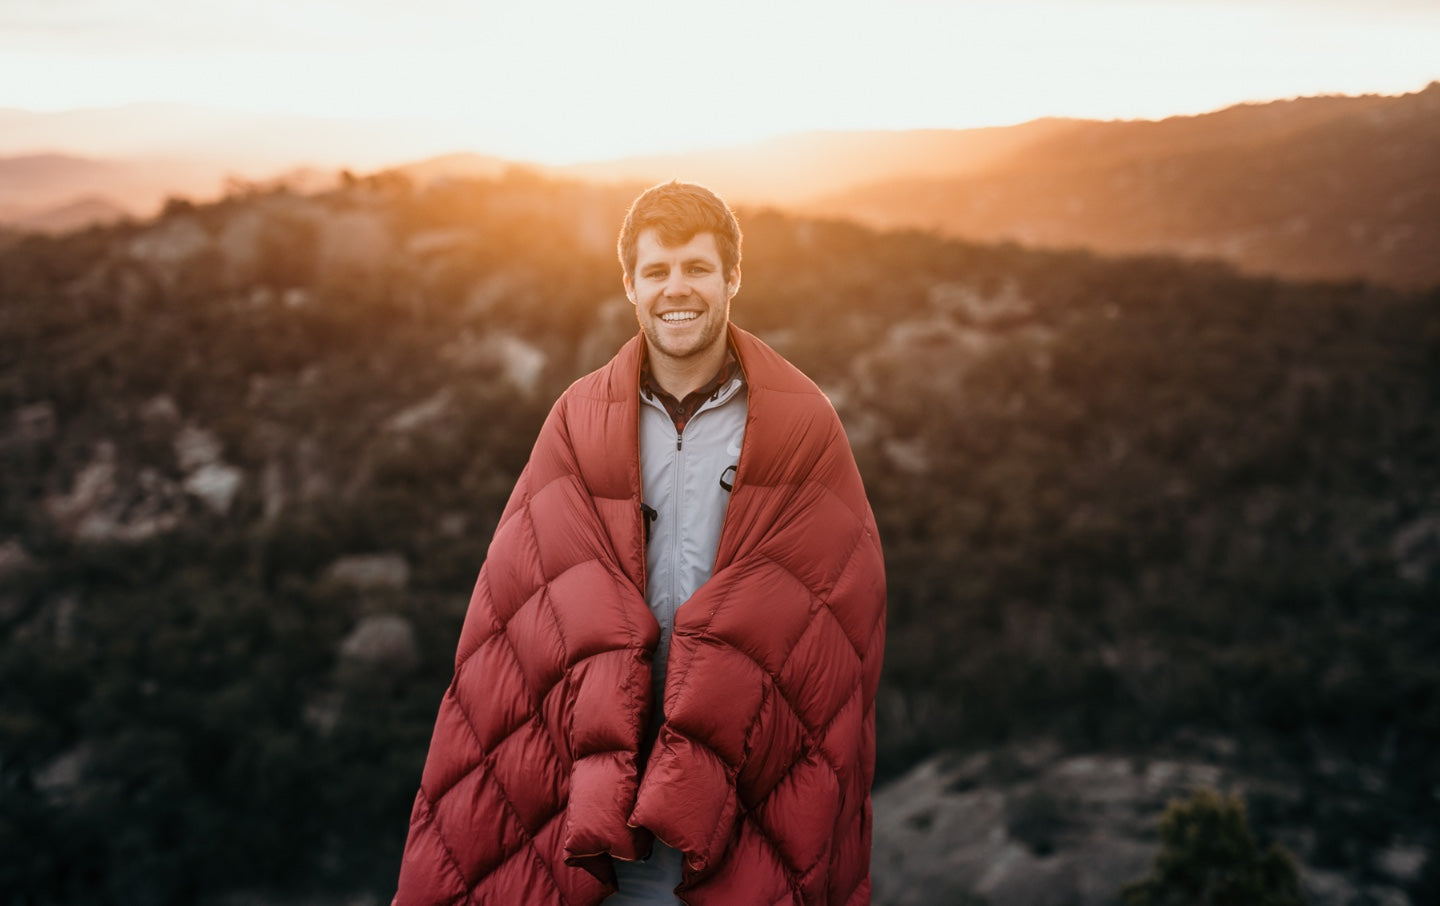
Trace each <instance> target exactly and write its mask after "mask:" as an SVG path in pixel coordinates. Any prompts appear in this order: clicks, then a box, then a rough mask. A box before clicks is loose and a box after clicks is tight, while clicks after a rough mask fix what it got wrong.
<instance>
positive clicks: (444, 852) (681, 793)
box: [395, 182, 885, 906]
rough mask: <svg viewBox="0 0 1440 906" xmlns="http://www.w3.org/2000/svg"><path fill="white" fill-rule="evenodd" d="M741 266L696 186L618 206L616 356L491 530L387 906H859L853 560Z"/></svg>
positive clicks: (847, 483)
mask: <svg viewBox="0 0 1440 906" xmlns="http://www.w3.org/2000/svg"><path fill="white" fill-rule="evenodd" d="M740 244H741V236H740V229H739V225H738V224H737V223H736V221H735V217H734V215H733V214H732V213H731V211H730V210H729V208H728V207H726V205H725V203H724V202H723V201H721V200H720V199H719V198H717V197H716V196H715V195H714V194H713V193H712V192H710V191H709V190H708V189H705V188H703V187H700V186H695V185H689V184H683V183H678V182H672V183H667V184H664V185H660V186H656V187H654V188H652V189H650V190H648V191H646V192H645V193H643V194H642V195H641V196H640V197H639V198H637V199H636V200H635V202H634V203H633V204H632V205H631V208H630V212H629V214H628V215H627V216H626V219H625V224H624V226H623V228H622V230H621V234H620V240H619V255H620V263H621V266H622V268H623V271H624V274H623V281H624V285H625V292H626V295H627V296H628V297H629V299H630V301H631V303H632V304H633V305H634V306H635V312H636V317H637V319H638V321H639V324H640V328H641V330H640V334H639V336H637V337H635V338H634V339H632V340H631V341H630V342H629V343H627V344H626V345H625V346H624V347H623V348H622V349H621V350H620V352H619V353H617V354H616V356H615V358H614V359H612V360H611V361H610V362H609V363H608V364H607V365H605V366H604V367H603V368H601V369H599V370H598V371H596V372H594V373H592V374H590V375H587V376H586V377H584V378H581V379H580V380H579V381H577V382H576V383H575V384H573V385H572V386H571V387H570V388H569V389H568V390H567V391H566V392H565V393H564V394H563V395H562V396H561V398H560V399H559V400H558V401H557V402H556V404H555V406H554V408H553V409H552V410H551V413H550V416H549V418H548V419H547V420H546V423H545V426H544V427H543V428H542V429H541V432H540V437H539V438H538V439H537V441H536V444H535V448H534V450H533V451H532V453H531V457H530V461H529V463H528V464H527V465H526V467H525V470H524V472H523V473H522V474H521V476H520V479H519V481H518V483H517V484H516V487H515V491H514V493H513V494H512V495H511V498H510V501H509V503H508V504H507V505H506V508H505V511H504V513H503V514H502V516H501V518H500V522H499V525H498V526H497V528H496V530H495V537H494V539H493V540H492V542H491V545H490V550H489V554H488V556H487V557H486V561H485V564H484V566H483V567H482V568H481V571H480V577H479V579H478V581H477V582H476V587H475V592H474V594H473V596H472V598H471V602H470V609H469V611H468V613H467V615H466V619H465V625H464V628H463V629H462V631H461V638H460V644H459V647H458V650H457V652H456V658H455V676H454V679H453V681H452V682H451V685H450V688H449V689H448V690H447V691H446V694H445V697H444V699H443V700H442V702H441V705H440V713H439V716H438V718H437V720H436V726H435V734H434V738H433V740H432V742H431V747H430V754H429V756H428V758H427V760H426V764H425V769H424V773H423V775H422V778H421V783H420V791H419V793H418V794H417V795H416V799H415V807H414V810H413V812H412V814H411V819H410V836H409V840H408V841H407V843H406V847H405V855H404V859H403V862H402V866H401V870H400V883H399V890H398V892H397V894H396V898H395V902H396V904H422V903H423V904H431V903H484V904H495V906H515V904H561V903H563V904H594V903H599V902H600V901H602V900H605V902H606V903H607V906H615V904H634V903H657V902H665V903H676V902H684V903H687V904H691V906H749V904H851V906H853V904H863V903H868V902H869V900H870V880H869V860H870V827H871V815H870V784H871V781H872V779H873V776H874V751H875V735H874V734H875V721H874V699H875V689H876V686H877V684H878V682H879V674H880V662H881V656H882V652H883V649H884V640H885V628H884V626H885V624H884V618H885V578H884V566H883V561H882V558H881V551H880V543H879V539H878V536H877V534H876V531H875V522H874V517H873V516H872V514H871V511H870V507H869V504H868V502H867V500H866V498H865V493H864V488H863V487H862V485H861V481H860V476H859V473H858V471H857V470H856V468H855V462H854V458H853V456H852V455H851V452H850V447H849V444H848V442H847V441H846V439H845V435H844V431H843V430H842V428H841V426H840V422H839V419H838V418H837V417H836V415H835V411H834V409H833V408H832V407H831V406H830V404H829V402H828V400H826V399H825V397H824V396H823V395H822V394H821V393H820V391H819V390H818V389H817V388H816V387H815V385H814V384H813V383H812V382H811V381H810V380H809V379H808V378H806V377H805V376H804V375H803V374H801V373H800V372H799V371H798V370H796V369H795V368H794V366H792V365H790V364H789V363H788V362H786V361H785V360H784V359H783V358H781V357H780V356H779V355H778V354H777V353H776V352H775V351H774V350H772V349H770V348H769V347H768V346H766V345H765V344H764V343H762V342H761V341H759V340H758V339H756V338H755V337H754V336H752V335H750V334H748V333H746V332H745V331H743V330H740V329H739V328H737V327H735V326H734V325H732V324H731V323H730V318H729V313H730V301H731V299H732V298H733V297H734V295H735V294H736V292H737V291H738V290H739V288H740ZM617 869H618V870H617ZM607 898H608V899H607Z"/></svg>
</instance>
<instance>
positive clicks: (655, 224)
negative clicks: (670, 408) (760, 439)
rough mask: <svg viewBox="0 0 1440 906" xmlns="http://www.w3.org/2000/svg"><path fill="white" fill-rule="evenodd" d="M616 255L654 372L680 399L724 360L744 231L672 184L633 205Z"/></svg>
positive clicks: (697, 193)
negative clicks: (623, 268)
mask: <svg viewBox="0 0 1440 906" xmlns="http://www.w3.org/2000/svg"><path fill="white" fill-rule="evenodd" d="M619 251H620V261H621V263H622V264H623V265H624V267H625V278H624V282H625V295H626V296H628V297H629V299H630V302H631V303H632V304H633V305H634V306H635V316H636V318H637V319H638V320H639V322H640V329H641V330H642V331H643V332H644V334H645V340H646V348H647V349H648V351H649V356H650V367H651V373H652V374H653V375H654V376H655V377H656V379H657V380H658V381H659V382H660V386H662V387H664V388H665V389H666V391H668V392H670V393H674V394H675V395H676V396H677V397H680V396H683V395H684V393H685V392H688V391H689V390H690V389H694V387H695V386H699V384H701V383H703V382H704V380H705V379H706V378H709V377H710V375H711V374H713V373H714V372H715V371H716V370H718V369H719V368H720V365H721V364H722V362H723V361H724V357H725V344H726V326H727V325H728V324H729V323H730V300H731V299H732V298H733V297H734V296H735V293H736V292H738V291H739V289H740V226H739V224H737V223H736V222H735V215H734V214H732V213H731V212H730V209H729V208H728V207H726V206H725V202H723V201H721V200H720V199H719V198H718V197H716V195H715V193H713V192H711V191H710V190H709V189H706V188H704V187H702V186H696V185H690V184H686V183H680V182H670V183H666V184H664V185H660V186H656V187H655V188H653V189H650V190H648V191H646V192H645V193H644V194H642V195H641V196H640V197H639V198H637V199H635V203H634V204H632V205H631V206H630V213H629V215H628V216H626V218H625V226H624V227H623V228H622V229H621V231H620V242H619Z"/></svg>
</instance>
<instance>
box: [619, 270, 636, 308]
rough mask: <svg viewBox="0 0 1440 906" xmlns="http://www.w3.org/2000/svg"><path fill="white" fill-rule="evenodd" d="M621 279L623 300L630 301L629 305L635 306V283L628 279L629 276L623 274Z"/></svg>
mask: <svg viewBox="0 0 1440 906" xmlns="http://www.w3.org/2000/svg"><path fill="white" fill-rule="evenodd" d="M622 279H623V280H624V281H625V298H627V299H629V300H630V304H631V305H635V304H636V302H635V283H634V282H633V281H632V280H631V279H630V275H629V274H625V275H624V276H623V277H622Z"/></svg>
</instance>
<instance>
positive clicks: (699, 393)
mask: <svg viewBox="0 0 1440 906" xmlns="http://www.w3.org/2000/svg"><path fill="white" fill-rule="evenodd" d="M736 375H740V376H741V377H742V378H743V372H741V370H740V360H739V359H738V358H736V357H735V349H734V347H732V346H731V345H730V344H728V343H727V344H725V362H724V363H723V364H722V365H721V366H720V370H719V371H717V372H715V376H714V377H712V378H711V379H710V380H708V381H706V382H705V384H704V385H703V386H701V387H700V388H699V389H698V390H694V391H691V392H690V393H687V394H686V395H685V398H684V399H683V400H677V399H676V398H675V397H673V396H671V395H670V394H669V393H667V392H665V390H664V389H662V388H661V387H660V385H659V384H658V383H657V382H656V381H655V375H654V374H653V373H652V372H651V371H650V350H649V348H648V347H647V348H646V349H645V353H644V355H642V356H641V357H640V392H641V393H643V394H645V397H646V398H647V399H657V400H659V401H660V404H661V405H662V406H664V407H665V411H666V412H668V413H670V420H671V421H673V422H674V423H675V430H676V431H677V432H681V431H684V430H685V426H686V425H687V424H689V422H690V419H691V418H694V416H695V413H696V412H699V411H700V407H701V406H703V405H705V402H706V400H710V399H714V398H715V397H717V396H719V395H720V391H721V390H723V389H724V388H725V386H726V385H727V384H729V383H730V382H731V381H732V380H734V379H735V376H736Z"/></svg>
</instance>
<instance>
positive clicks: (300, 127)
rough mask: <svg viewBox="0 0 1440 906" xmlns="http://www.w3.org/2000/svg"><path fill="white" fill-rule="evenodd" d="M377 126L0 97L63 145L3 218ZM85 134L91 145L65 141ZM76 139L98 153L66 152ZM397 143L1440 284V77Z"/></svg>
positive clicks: (612, 177)
mask: <svg viewBox="0 0 1440 906" xmlns="http://www.w3.org/2000/svg"><path fill="white" fill-rule="evenodd" d="M376 129H377V127H376V124H374V123H370V124H364V123H358V122H349V121H344V120H333V121H311V120H302V119H300V118H296V117H290V118H284V117H268V118H267V117H260V116H256V115H249V114H246V115H239V114H222V113H219V112H216V111H203V110H201V111H197V110H193V109H190V108H167V107H137V108H123V109H119V110H109V111H72V112H68V113H64V114H59V113H57V114H34V113H24V112H20V111H12V110H0V153H7V151H8V152H9V153H16V149H18V148H29V149H32V150H34V149H38V148H42V147H44V148H56V149H69V150H68V151H67V153H66V154H28V155H26V156H23V157H12V158H9V159H4V158H0V223H10V224H16V223H17V222H22V221H25V220H26V219H27V218H33V217H36V216H41V217H43V216H45V212H47V211H51V210H55V209H57V208H63V207H66V206H73V205H74V204H75V203H76V202H77V201H78V200H79V199H81V198H84V197H87V196H95V195H99V196H103V197H106V198H108V199H111V200H112V201H113V203H115V204H117V205H120V206H121V207H123V208H125V209H127V210H130V211H134V212H140V213H149V212H151V211H154V210H156V209H157V208H158V206H159V205H160V204H161V203H162V202H163V201H164V199H165V198H167V197H169V196H171V195H185V196H189V197H192V198H197V199H207V198H211V197H214V196H215V195H217V194H218V193H219V192H220V191H222V188H221V187H222V186H223V185H224V184H225V181H226V177H228V176H231V175H232V174H238V175H240V176H241V177H242V178H243V180H245V181H248V182H252V183H253V181H255V180H257V179H258V180H261V181H265V180H272V181H273V180H274V179H277V178H280V177H277V176H275V174H277V173H287V172H294V171H295V170H296V168H297V167H301V166H304V165H305V164H306V163H308V164H309V165H310V167H311V168H312V170H314V169H327V168H328V169H329V170H331V171H332V172H333V171H334V170H338V169H339V168H340V167H342V166H344V167H347V168H349V169H351V170H354V169H356V168H357V167H359V166H364V163H363V161H365V160H369V161H377V160H383V159H386V158H387V156H388V158H389V159H398V160H404V159H407V158H406V157H404V156H403V154H401V152H403V150H404V149H405V148H413V147H416V146H417V143H420V142H422V140H423V138H424V136H423V129H422V128H421V127H420V126H415V127H414V128H412V127H411V126H410V125H407V124H397V126H396V127H395V128H391V129H389V130H388V131H383V130H382V132H381V133H377V131H376ZM257 135H260V136H264V141H263V142H261V143H260V150H259V151H258V152H257V151H254V150H253V149H254V147H255V145H254V139H255V136H257ZM87 137H88V141H89V143H90V144H89V145H86V146H87V147H91V148H93V152H87V153H86V154H80V153H79V152H78V151H75V150H74V149H76V148H78V147H80V146H81V145H85V143H86V141H87ZM242 146H243V147H247V148H252V151H251V152H249V153H250V156H249V157H247V158H243V159H242V158H241V157H240V155H239V152H238V151H237V149H238V148H240V147H242ZM336 148H363V149H364V154H363V155H360V156H358V157H353V158H352V160H356V161H361V162H360V163H339V161H341V160H344V157H343V156H341V155H337V152H336V150H335V149H336ZM162 153H163V155H165V156H163V157H157V155H160V154H162ZM91 154H93V155H102V157H101V158H100V159H85V160H82V158H86V157H87V156H89V155H91ZM257 154H259V156H256V155H257ZM397 155H399V156H397ZM410 159H415V160H416V161H417V162H415V163H411V164H407V165H404V166H398V167H396V169H398V170H399V171H400V172H402V173H404V174H405V175H407V176H408V177H410V178H411V179H412V180H414V181H417V182H420V183H429V182H432V181H434V180H436V179H438V178H444V177H449V178H457V179H471V178H490V177H494V176H496V175H498V174H500V173H503V172H504V171H505V170H506V169H509V168H512V167H517V166H518V167H523V168H524V169H526V170H529V171H531V172H533V173H534V174H536V175H539V176H552V177H553V176H563V177H565V178H567V179H572V180H575V179H578V180H584V181H587V182H593V183H599V184H606V185H610V186H614V185H621V184H623V185H634V184H636V183H645V184H648V183H654V182H660V181H663V180H667V179H671V178H675V177H681V178H685V179H691V180H696V181H700V182H704V183H707V184H709V185H712V186H714V187H715V188H716V189H718V190H719V191H721V192H722V194H724V195H725V196H726V198H728V199H729V200H730V201H731V202H732V203H736V204H743V205H747V206H752V207H759V206H777V207H782V208H786V209H789V210H792V211H794V212H797V213H801V214H804V215H807V216H820V217H825V218H840V219H847V220H857V221H860V222H862V223H864V224H866V225H868V226H874V227H879V228H884V229H910V228H916V229H923V230H931V231H935V232H938V233H940V234H942V235H944V236H950V237H958V238H968V239H975V240H981V241H986V242H993V241H1015V242H1019V243H1021V244H1024V245H1028V246H1035V247H1048V248H1086V249H1089V250H1093V251H1097V252H1100V253H1103V254H1107V255H1134V254H1150V253H1161V254H1178V255H1182V256H1186V257H1191V258H1218V259H1222V260H1225V261H1228V262H1231V263H1233V264H1236V265H1238V266H1240V267H1241V268H1242V269H1244V270H1246V271H1249V272H1252V273H1257V274H1273V275H1279V276H1283V277H1287V278H1298V279H1325V280H1353V279H1364V280H1373V281H1378V282H1382V283H1387V284H1391V285H1395V286H1399V287H1406V288H1413V287H1429V286H1434V285H1440V254H1436V249H1440V82H1437V83H1435V84H1432V85H1430V86H1429V87H1428V88H1426V89H1424V90H1422V91H1419V92H1415V93H1412V94H1407V95H1401V96H1373V95H1372V96H1364V97H1339V96H1336V97H1313V98H1299V99H1294V100H1287V101H1275V102H1271V103H1265V104H1245V105H1240V106H1236V107H1231V108H1227V109H1225V110H1220V111H1217V112H1214V113H1209V114H1203V115H1200V116H1187V117H1173V118H1170V119H1166V120H1161V121H1113V122H1097V121H1091V120H1067V119H1042V120H1035V121H1032V122H1028V123H1022V124H1018V125H1013V126H1003V127H995V128H988V129H969V130H915V131H901V132H810V133H803V134H797V135H790V136H784V137H780V138H776V139H772V140H769V141H765V142H760V143H757V144H752V145H746V146H741V147H733V148H720V149H712V150H707V151H700V152H695V153H689V154H672V155H659V156H648V157H632V158H624V159H619V160H612V161H598V162H592V163H586V164H577V165H573V166H567V167H546V166H541V165H534V164H526V163H521V162H516V161H509V160H505V159H501V158H497V157H494V156H487V155H483V154H476V153H468V152H467V153H456V154H449V155H443V156H438V157H428V158H423V159H419V158H410ZM316 185H317V184H316V183H314V182H310V183H307V184H306V185H304V186H302V188H305V189H313V188H315V187H316ZM70 209H71V210H75V209H74V208H73V207H71V208H70Z"/></svg>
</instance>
